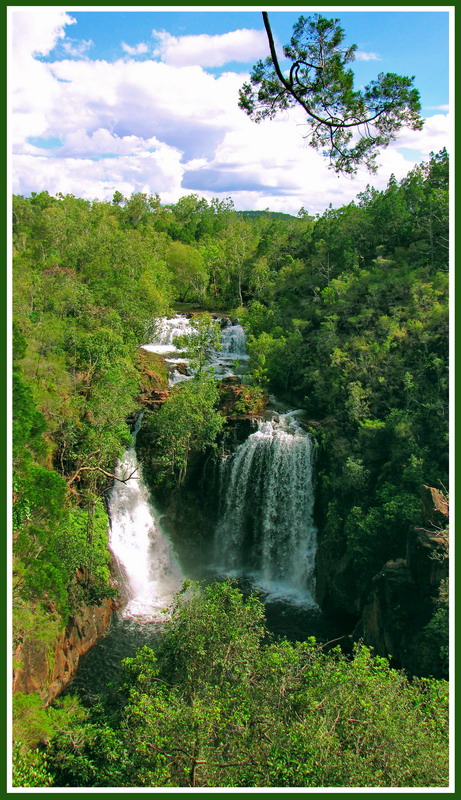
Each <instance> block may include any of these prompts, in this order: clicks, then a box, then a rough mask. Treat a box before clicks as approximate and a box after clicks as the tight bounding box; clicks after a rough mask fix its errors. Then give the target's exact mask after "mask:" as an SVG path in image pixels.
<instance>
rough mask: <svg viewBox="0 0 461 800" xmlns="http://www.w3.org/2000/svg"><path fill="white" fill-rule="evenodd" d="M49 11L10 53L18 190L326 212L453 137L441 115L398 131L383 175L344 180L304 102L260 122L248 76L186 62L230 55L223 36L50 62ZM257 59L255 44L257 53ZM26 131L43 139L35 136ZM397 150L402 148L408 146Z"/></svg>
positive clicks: (55, 30) (53, 35) (55, 35)
mask: <svg viewBox="0 0 461 800" xmlns="http://www.w3.org/2000/svg"><path fill="white" fill-rule="evenodd" d="M34 14H35V16H36V17H37V18H38V19H39V20H41V23H43V19H42V16H41V14H40V13H39V12H37V13H35V12H31V16H32V17H33V16H34ZM15 16H18V17H19V14H18V15H15ZM47 19H48V23H47V24H48V29H47V30H45V26H44V25H43V24H42V27H41V28H40V31H41V33H40V36H39V37H38V39H37V41H34V38H33V36H32V31H33V27H34V26H33V24H32V21H31V20H28V23H27V25H28V28H27V30H26V31H25V29H24V28H22V30H23V32H25V39H20V41H19V44H18V47H19V48H20V57H19V56H18V55H15V70H14V80H15V86H14V94H13V102H14V116H13V123H14V124H13V131H14V142H15V152H16V154H17V155H16V159H15V164H14V173H15V177H14V181H15V183H14V189H15V191H16V192H18V193H21V194H28V193H29V192H30V191H40V190H41V189H47V190H48V191H50V192H51V193H56V192H64V193H66V192H71V193H72V194H75V195H77V196H83V197H86V198H90V199H91V198H95V197H98V198H100V199H107V198H110V197H112V194H113V192H114V191H115V189H119V190H120V191H122V192H123V194H125V195H129V194H130V193H132V192H135V191H142V192H146V193H152V194H154V193H155V192H158V193H159V194H160V196H161V199H162V201H163V202H175V201H176V200H178V198H179V197H180V196H182V195H184V194H189V193H192V192H197V193H198V194H199V195H201V196H204V197H206V198H207V199H211V197H222V198H223V197H226V196H228V195H231V196H232V198H233V200H234V203H235V205H236V207H237V208H242V209H243V208H247V209H252V208H256V209H261V208H267V207H269V208H272V209H273V210H280V211H286V212H288V213H294V214H296V213H297V211H298V210H299V208H300V207H301V206H304V207H305V208H306V209H307V210H308V211H309V212H310V213H316V212H320V213H321V212H322V211H323V210H324V209H325V207H326V206H327V205H328V203H329V202H332V203H333V205H335V206H338V205H342V204H344V203H348V202H350V201H351V200H353V199H354V198H355V197H356V195H357V193H358V192H360V191H362V190H363V189H365V187H366V186H367V184H369V183H371V182H372V183H373V185H374V186H376V187H377V188H378V189H380V188H384V187H385V186H386V183H387V181H388V179H389V176H390V175H391V173H394V174H395V175H396V177H397V179H400V178H402V177H403V176H404V175H405V174H406V173H407V172H408V171H409V169H411V168H412V166H413V165H414V163H415V162H416V161H418V160H419V159H420V158H421V153H422V154H423V155H424V156H426V155H428V154H429V153H430V152H431V151H435V152H437V151H438V150H440V149H441V147H443V146H444V145H447V143H448V142H449V140H450V130H451V128H450V124H451V123H450V121H449V118H448V117H447V116H446V115H444V114H434V115H433V116H432V117H429V118H428V119H427V121H426V124H425V126H424V129H423V130H422V131H421V132H412V131H403V132H402V133H401V135H400V137H399V139H398V141H397V143H396V144H395V145H394V146H393V147H390V148H388V149H387V150H386V151H383V153H382V154H381V156H380V157H379V159H378V160H379V162H380V163H381V164H382V168H381V169H380V171H379V172H378V175H377V176H371V175H370V174H369V173H367V172H366V171H365V170H360V171H359V173H358V175H357V176H356V177H355V178H354V179H353V180H350V179H346V178H343V177H338V176H336V175H335V174H334V173H333V172H332V171H330V170H328V169H327V160H326V159H325V158H324V157H323V156H322V155H321V154H319V153H317V152H315V151H314V150H313V149H312V148H310V147H309V146H308V143H307V141H306V140H305V139H304V138H303V136H305V134H306V132H307V130H308V129H307V127H306V122H305V118H304V116H303V112H302V111H301V109H292V110H290V111H289V112H285V113H284V114H282V115H280V116H278V117H277V118H276V119H275V120H273V121H264V122H262V123H261V124H260V125H256V124H254V123H253V122H251V121H250V120H249V118H248V117H247V116H246V115H245V114H244V112H243V111H241V110H240V109H239V108H238V104H237V103H238V90H239V88H240V86H241V85H242V83H243V82H244V80H246V79H247V76H246V75H242V74H240V75H238V74H236V73H233V72H226V73H224V74H221V75H219V76H218V75H212V74H210V73H209V72H206V71H205V70H204V69H202V67H201V66H198V65H197V64H196V63H195V64H191V63H190V62H191V61H192V62H193V61H194V58H195V61H197V59H198V56H197V57H195V56H194V52H195V51H194V47H196V45H197V40H198V39H200V40H202V44H203V48H202V51H201V54H202V55H203V58H202V63H204V62H206V61H207V60H208V64H209V63H210V62H211V61H214V63H216V62H217V60H218V58H221V59H222V58H225V59H228V58H229V57H231V54H233V55H232V58H234V57H235V53H234V50H233V47H234V44H235V41H236V40H235V41H234V44H232V41H233V40H232V38H231V39H230V41H231V44H232V47H231V46H230V45H229V46H228V47H227V49H226V48H225V45H226V41H227V42H228V44H229V39H227V40H226V39H225V37H219V36H218V37H211V36H210V37H205V38H204V39H203V37H183V38H182V39H175V40H174V42H175V43H178V45H177V46H176V44H174V47H173V50H171V51H170V56H171V58H172V59H173V61H174V59H175V58H176V59H177V63H163V62H159V61H152V60H150V59H145V60H141V61H139V60H134V59H127V58H126V57H123V58H120V59H119V60H118V61H115V62H114V63H108V62H106V61H91V60H89V59H84V60H70V59H69V60H64V61H56V62H53V63H44V62H40V61H37V60H36V59H34V58H33V57H32V55H31V53H32V52H33V51H34V50H37V47H39V48H41V50H40V52H45V51H46V50H47V49H48V51H49V50H50V49H52V47H53V46H54V43H56V42H57V41H61V40H62V39H63V35H62V34H63V31H64V28H65V25H67V24H69V22H68V21H67V20H71V18H70V17H67V15H65V14H63V13H61V12H53V13H50V14H49V15H48V18H47ZM23 23H24V20H23V18H22V17H21V19H20V20H19V26H20V27H21V25H23ZM237 33H238V34H239V36H240V35H241V33H242V32H241V31H239V32H237ZM250 33H252V32H250ZM254 33H256V32H254ZM228 36H229V37H230V36H231V34H229V35H228ZM171 38H173V37H169V39H170V40H171ZM186 40H194V41H193V45H194V47H191V46H190V41H189V43H188V42H187V41H186ZM210 40H211V42H210ZM165 41H166V40H165ZM241 42H242V39H241V37H240V43H241ZM170 44H171V41H170ZM127 47H129V46H128V45H127ZM207 47H208V50H207ZM175 48H176V49H175ZM125 52H128V51H127V50H125ZM165 52H166V51H165ZM239 52H240V53H241V54H242V53H243V50H242V49H241V50H240V51H239ZM165 57H167V56H165ZM242 57H243V56H242ZM256 57H257V54H255V51H254V47H253V46H252V52H251V60H254V58H256ZM181 59H183V60H184V63H185V64H186V65H185V66H181ZM31 137H38V140H35V142H34V144H32V143H31V142H30V138H31ZM41 137H42V138H43V139H44V140H46V139H49V138H51V137H53V138H54V139H58V140H59V141H60V144H59V146H57V147H55V148H54V149H47V148H46V145H48V148H49V146H50V142H46V141H43V145H45V146H42V147H41V146H40V138H41ZM398 147H404V148H407V149H406V151H405V155H403V154H402V153H401V152H399V150H398Z"/></svg>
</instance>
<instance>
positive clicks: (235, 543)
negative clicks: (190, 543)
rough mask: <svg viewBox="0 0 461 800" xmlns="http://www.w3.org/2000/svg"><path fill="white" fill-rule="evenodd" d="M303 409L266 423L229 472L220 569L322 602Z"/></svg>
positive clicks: (296, 598) (297, 598)
mask: <svg viewBox="0 0 461 800" xmlns="http://www.w3.org/2000/svg"><path fill="white" fill-rule="evenodd" d="M295 414H296V412H289V413H287V414H281V415H275V416H274V417H273V418H272V419H270V420H260V421H259V423H258V430H257V431H255V433H252V434H251V435H250V436H249V437H248V439H246V441H245V442H243V444H241V445H240V446H239V447H238V448H237V449H236V451H235V452H234V453H233V454H232V455H231V456H229V457H227V459H224V461H223V464H222V471H221V489H220V501H221V514H220V519H219V521H218V525H217V528H216V534H215V558H216V561H217V563H218V564H219V567H218V569H219V570H220V571H224V572H225V573H226V574H230V575H235V576H246V577H249V578H250V579H251V580H252V582H253V583H254V584H255V585H256V586H258V587H259V588H261V589H262V590H263V591H265V592H266V593H267V594H268V595H269V596H272V597H280V598H284V599H289V600H291V601H292V602H300V603H305V604H306V605H312V606H315V605H316V604H315V601H314V599H313V598H314V588H315V587H314V560H315V549H316V530H315V527H314V524H313V506H314V487H313V444H312V440H311V437H310V436H309V435H308V434H307V433H306V432H305V431H303V429H302V428H301V427H300V425H299V423H298V422H297V421H296V419H295Z"/></svg>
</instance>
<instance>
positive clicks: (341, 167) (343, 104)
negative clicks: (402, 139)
mask: <svg viewBox="0 0 461 800" xmlns="http://www.w3.org/2000/svg"><path fill="white" fill-rule="evenodd" d="M263 20H264V26H265V29H266V33H267V38H268V42H269V49H270V57H268V58H266V60H265V61H258V63H257V64H256V65H255V66H254V67H253V71H252V73H251V79H250V83H246V84H244V85H243V87H242V89H241V90H240V102H239V106H240V108H242V109H243V110H244V111H246V113H247V114H248V115H249V116H250V117H251V118H252V119H254V120H255V121H256V122H259V121H260V120H262V119H266V118H269V119H272V118H273V117H274V116H275V114H276V113H277V112H278V111H280V110H284V109H287V108H290V107H292V106H295V105H297V104H299V105H300V106H301V107H302V108H303V109H304V111H305V112H306V114H307V119H308V123H309V125H310V133H309V144H310V146H311V147H314V148H315V149H317V150H322V151H323V152H324V153H325V154H326V155H328V156H329V158H330V166H332V167H333V168H334V169H335V170H336V171H337V172H346V173H351V174H354V173H355V172H356V171H357V167H358V165H359V164H361V163H364V164H365V165H366V166H367V168H368V169H369V170H371V171H376V163H375V161H376V155H377V153H378V152H379V150H380V148H382V147H387V145H388V144H389V143H390V142H391V141H392V140H393V139H395V136H396V134H397V132H398V131H399V130H400V128H401V127H402V126H404V125H407V126H409V127H410V128H412V129H413V130H420V129H421V128H422V126H423V120H422V119H421V117H420V114H419V112H420V109H421V106H420V101H419V92H418V91H417V90H416V89H414V88H413V87H412V84H413V80H414V78H405V77H402V76H400V75H396V74H394V73H386V74H383V73H381V74H380V75H379V76H378V79H377V80H375V81H372V82H371V83H370V84H369V85H368V86H366V87H365V88H364V89H363V90H356V89H354V83H353V72H352V70H351V69H349V68H348V64H350V63H351V62H352V61H353V59H354V52H355V50H356V49H357V48H356V45H352V47H348V48H342V47H341V45H342V43H343V41H344V31H343V29H342V28H341V27H340V25H339V20H337V19H326V17H323V16H321V15H320V14H316V15H315V16H314V17H300V18H299V20H298V22H297V23H296V25H295V26H294V29H293V36H292V37H291V41H290V44H289V45H287V46H286V47H284V55H285V58H287V59H289V61H291V66H290V70H289V73H288V75H286V74H284V71H283V70H282V68H281V67H280V64H279V61H278V57H277V54H276V50H275V44H274V39H273V35H272V31H271V27H270V23H269V17H268V15H267V13H266V12H263ZM357 132H358V133H359V139H358V141H356V142H354V134H356V133H357Z"/></svg>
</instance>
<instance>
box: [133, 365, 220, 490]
mask: <svg viewBox="0 0 461 800" xmlns="http://www.w3.org/2000/svg"><path fill="white" fill-rule="evenodd" d="M218 399H219V393H218V389H217V386H216V381H215V380H214V379H213V378H212V377H210V376H209V375H206V374H205V373H204V372H201V373H199V374H198V375H197V376H196V377H194V378H192V380H189V381H185V382H184V383H182V384H180V385H177V386H175V387H173V389H172V391H171V394H170V395H169V397H168V398H167V399H166V400H165V402H164V403H163V405H162V406H161V408H160V409H159V410H158V411H157V412H155V413H154V414H153V415H151V416H150V418H149V419H148V421H147V422H146V428H147V434H148V436H149V437H152V440H153V443H154V444H155V450H153V455H152V456H151V466H153V469H154V475H153V478H154V482H155V483H160V482H162V481H165V482H167V483H168V482H169V483H170V484H171V483H173V484H176V485H177V486H181V485H182V484H183V483H184V479H185V477H186V470H187V465H188V462H189V458H190V456H191V455H192V453H194V452H202V451H204V450H205V449H206V448H207V447H210V446H212V445H213V444H214V442H215V440H216V437H217V435H218V433H219V432H220V430H221V429H222V427H223V425H224V421H225V420H224V417H223V416H222V415H221V414H220V413H219V412H218V411H217V409H216V405H217V403H218Z"/></svg>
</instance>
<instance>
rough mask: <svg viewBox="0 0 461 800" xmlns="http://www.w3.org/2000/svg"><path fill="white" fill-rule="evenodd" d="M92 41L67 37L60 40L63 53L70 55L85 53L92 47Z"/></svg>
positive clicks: (79, 55)
mask: <svg viewBox="0 0 461 800" xmlns="http://www.w3.org/2000/svg"><path fill="white" fill-rule="evenodd" d="M93 45H94V42H93V40H92V39H70V38H67V39H65V40H64V41H63V42H62V48H63V50H64V52H65V53H67V54H68V55H70V56H78V57H81V56H83V55H85V53H86V52H88V50H89V49H90V48H91V47H93Z"/></svg>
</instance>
